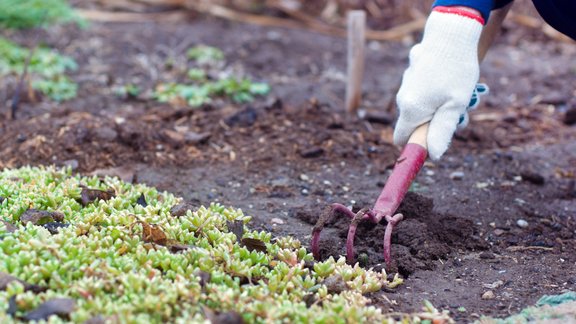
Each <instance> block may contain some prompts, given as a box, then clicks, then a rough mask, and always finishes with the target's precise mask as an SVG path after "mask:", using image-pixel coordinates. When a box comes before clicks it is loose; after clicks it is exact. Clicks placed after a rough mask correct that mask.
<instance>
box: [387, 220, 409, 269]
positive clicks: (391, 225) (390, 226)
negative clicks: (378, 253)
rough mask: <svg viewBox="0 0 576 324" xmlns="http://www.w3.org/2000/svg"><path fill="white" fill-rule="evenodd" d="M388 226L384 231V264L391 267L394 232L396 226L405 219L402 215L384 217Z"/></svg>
mask: <svg viewBox="0 0 576 324" xmlns="http://www.w3.org/2000/svg"><path fill="white" fill-rule="evenodd" d="M384 217H385V218H386V221H387V222H388V224H387V225H386V231H384V262H386V265H387V266H388V265H390V260H391V253H390V250H391V246H392V231H393V230H394V226H396V225H398V223H400V222H401V221H402V219H404V216H403V215H402V214H396V215H394V216H390V215H386V216H384Z"/></svg>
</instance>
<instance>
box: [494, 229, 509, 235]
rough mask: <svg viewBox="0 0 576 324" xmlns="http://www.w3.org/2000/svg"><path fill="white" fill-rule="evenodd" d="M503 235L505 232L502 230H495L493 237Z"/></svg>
mask: <svg viewBox="0 0 576 324" xmlns="http://www.w3.org/2000/svg"><path fill="white" fill-rule="evenodd" d="M504 233H506V231H505V230H503V229H499V228H497V229H495V230H494V235H496V236H500V235H502V234H504Z"/></svg>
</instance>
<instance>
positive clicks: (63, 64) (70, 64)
mask: <svg viewBox="0 0 576 324" xmlns="http://www.w3.org/2000/svg"><path fill="white" fill-rule="evenodd" d="M29 53H30V50H29V49H27V48H24V47H21V46H18V45H17V44H15V43H13V42H11V41H9V40H7V39H5V38H1V37H0V75H20V74H21V73H22V71H23V70H24V65H25V64H26V60H27V58H28V55H29ZM76 69H77V64H76V62H75V61H74V59H72V58H70V57H68V56H64V55H60V54H58V53H57V52H56V51H54V50H52V49H49V48H46V47H39V48H37V49H36V50H35V51H34V54H33V55H32V58H31V60H30V65H29V67H28V73H29V77H30V83H31V86H32V88H33V89H35V90H38V91H40V92H41V93H42V94H44V95H46V96H48V97H50V98H51V99H53V100H56V101H63V100H68V99H71V98H74V97H76V92H77V90H78V85H77V84H76V83H75V82H74V81H72V80H71V79H70V78H69V77H68V76H66V73H67V72H69V71H73V70H76Z"/></svg>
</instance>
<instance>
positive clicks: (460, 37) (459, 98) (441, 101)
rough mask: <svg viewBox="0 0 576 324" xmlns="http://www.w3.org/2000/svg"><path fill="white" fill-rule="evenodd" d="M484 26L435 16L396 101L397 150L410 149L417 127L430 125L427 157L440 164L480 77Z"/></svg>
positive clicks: (412, 56) (413, 53)
mask: <svg viewBox="0 0 576 324" xmlns="http://www.w3.org/2000/svg"><path fill="white" fill-rule="evenodd" d="M482 27H483V26H482V23H481V22H479V21H478V20H476V19H472V18H469V17H465V16H461V15H458V14H454V13H444V12H437V11H433V12H432V13H431V14H430V16H429V18H428V20H427V22H426V27H425V28H424V36H423V39H422V42H420V43H419V44H417V45H415V46H414V47H413V48H412V49H411V50H410V66H409V67H408V69H407V70H406V71H405V72H404V75H403V78H402V85H401V86H400V90H399V91H398V95H397V97H396V103H397V105H398V109H399V111H400V116H399V118H398V122H397V123H396V128H395V129H394V142H395V143H396V144H397V145H405V144H406V143H407V142H408V139H409V137H410V135H411V134H412V132H413V131H414V130H415V129H416V128H417V127H418V126H420V125H421V124H424V123H426V122H428V121H430V127H429V130H428V143H427V144H428V154H429V155H430V157H431V158H432V159H434V160H438V159H439V158H440V157H441V156H442V155H443V154H444V152H446V150H447V149H448V146H449V145H450V141H451V139H452V136H453V134H454V131H455V130H456V128H457V125H458V123H459V120H460V116H461V115H466V107H468V104H469V103H470V95H471V94H472V93H473V91H474V88H475V85H476V82H477V81H478V78H479V74H480V68H479V63H478V42H479V40H480V34H481V32H482Z"/></svg>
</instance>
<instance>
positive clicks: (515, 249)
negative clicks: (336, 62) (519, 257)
mask: <svg viewBox="0 0 576 324" xmlns="http://www.w3.org/2000/svg"><path fill="white" fill-rule="evenodd" d="M506 250H508V251H511V252H520V251H531V250H543V251H554V248H551V247H545V246H509V247H507V248H506Z"/></svg>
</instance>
